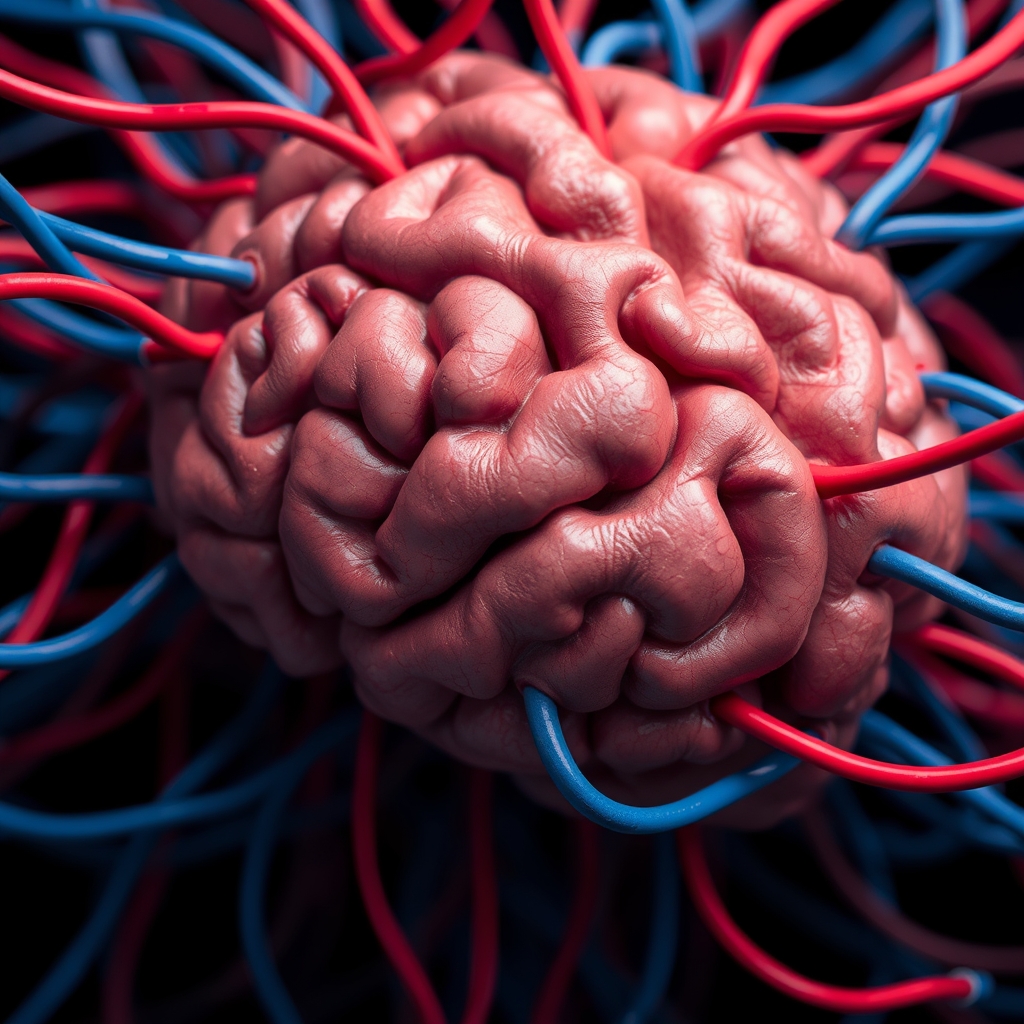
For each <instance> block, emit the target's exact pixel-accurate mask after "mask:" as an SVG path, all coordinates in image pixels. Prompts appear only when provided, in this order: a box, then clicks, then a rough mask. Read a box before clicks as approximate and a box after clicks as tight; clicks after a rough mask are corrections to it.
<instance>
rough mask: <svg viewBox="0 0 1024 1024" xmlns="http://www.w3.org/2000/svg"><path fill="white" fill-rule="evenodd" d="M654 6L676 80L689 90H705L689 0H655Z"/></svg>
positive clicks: (670, 71) (671, 71)
mask: <svg viewBox="0 0 1024 1024" xmlns="http://www.w3.org/2000/svg"><path fill="white" fill-rule="evenodd" d="M651 6H652V7H653V8H654V10H655V13H656V14H657V15H658V21H659V22H661V25H662V38H663V40H664V42H665V50H666V52H667V54H668V69H669V75H670V77H671V79H672V81H673V82H675V84H676V85H678V86H679V88H680V89H686V90H687V91H688V92H703V91H704V78H703V74H702V71H701V66H700V43H699V42H698V40H697V29H696V26H695V25H694V23H693V16H692V15H691V14H690V11H689V9H688V8H687V6H686V0H651Z"/></svg>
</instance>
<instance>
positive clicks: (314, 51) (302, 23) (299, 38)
mask: <svg viewBox="0 0 1024 1024" xmlns="http://www.w3.org/2000/svg"><path fill="white" fill-rule="evenodd" d="M245 2H246V3H247V4H248V5H249V6H250V7H251V8H252V9H253V10H254V11H256V12H257V13H258V14H259V15H260V16H261V17H263V18H264V19H266V20H267V21H268V22H270V24H272V25H273V26H274V28H276V29H277V30H278V31H279V32H280V33H281V34H282V35H283V36H285V38H287V39H289V40H290V41H291V42H292V43H293V44H294V45H295V46H297V47H298V48H299V49H300V50H301V51H302V52H303V53H304V54H305V55H306V56H307V57H308V58H309V59H310V60H311V61H312V62H313V64H314V65H315V66H316V67H317V68H318V69H319V70H320V73H321V74H322V75H323V76H324V78H325V79H326V80H327V84H328V85H329V86H330V87H331V91H332V92H333V93H334V96H335V99H336V100H337V101H338V102H339V103H341V104H342V105H343V106H344V108H345V110H346V111H347V112H348V114H349V116H350V117H351V118H352V122H353V124H354V125H355V126H356V128H357V129H358V131H359V133H360V134H361V135H362V136H363V137H364V138H365V139H368V140H369V141H370V142H372V143H373V144H374V145H375V146H376V147H377V149H378V150H379V151H380V154H381V158H382V160H383V162H384V164H386V165H387V166H388V167H389V169H390V172H391V173H390V176H391V177H397V176H398V175H399V174H401V173H402V172H403V171H404V170H405V165H404V164H403V163H402V158H401V157H400V156H399V155H398V148H397V147H396V146H395V143H394V140H393V139H392V138H391V136H390V135H389V134H388V130H387V128H385V127H384V122H383V121H382V120H381V117H380V113H379V112H378V111H377V108H376V107H375V106H374V105H373V103H371V102H370V97H369V96H367V95H366V92H365V91H364V89H363V87H362V86H361V85H360V84H359V81H358V80H357V79H356V76H355V75H354V74H353V73H352V69H351V68H350V67H349V66H348V65H347V64H346V63H345V61H344V60H342V58H341V55H340V54H339V53H338V51H337V50H335V49H334V47H333V46H331V44H330V43H329V42H327V40H326V39H324V37H323V36H322V35H320V33H319V32H317V30H316V29H315V28H313V26H312V25H310V24H309V22H308V21H306V19H305V18H304V17H303V16H302V15H301V14H300V13H299V12H298V11H297V10H296V9H295V8H294V7H292V6H291V4H288V3H285V2H284V0H245Z"/></svg>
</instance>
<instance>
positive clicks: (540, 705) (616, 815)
mask: <svg viewBox="0 0 1024 1024" xmlns="http://www.w3.org/2000/svg"><path fill="white" fill-rule="evenodd" d="M523 700H524V701H525V702H526V714H527V717H528V718H529V721H530V732H531V733H532V734H533V741H534V743H536V745H537V751H538V753H539V754H540V759H541V761H543V762H544V767H545V768H546V769H547V772H548V774H549V775H550V776H551V779H552V781H553V782H554V784H555V785H556V786H557V787H558V791H559V792H560V793H561V794H562V796H564V797H565V799H566V800H568V801H569V803H570V804H572V806H573V807H574V808H576V810H577V811H579V812H580V814H583V815H585V816H586V817H588V818H589V819H590V820H591V821H594V822H597V824H598V825H603V826H604V827H605V828H609V829H611V830H612V831H614V832H631V833H633V834H636V835H649V834H651V833H654V832H668V831H670V830H671V829H676V828H682V827H683V826H684V825H692V824H693V823H694V822H697V821H701V820H703V819H704V818H706V817H708V815H711V814H714V813H715V812H716V811H720V810H722V808H723V807H728V806H729V805H730V804H734V803H736V801H737V800H742V799H743V798H744V797H746V796H749V795H750V794H751V793H756V792H757V791H758V790H759V789H763V788H764V787H765V786H768V785H770V784H771V783H773V782H775V781H776V779H780V778H782V776H783V775H785V774H786V773H787V772H789V771H791V770H792V769H793V768H795V767H796V766H797V765H798V764H799V761H798V760H797V759H796V758H794V757H790V756H789V755H788V754H782V753H774V754H769V755H768V756H767V757H765V758H762V759H761V760H760V761H758V762H757V764H755V765H753V766H752V767H750V768H746V769H744V770H743V771H740V772H736V773H735V774H734V775H729V776H727V777H726V778H724V779H719V780H718V781H717V782H713V783H711V785H710V786H706V787H705V788H704V789H701V790H698V791H697V792H696V793H691V794H690V795H689V796H684V797H683V798H682V799H681V800H675V801H673V802H672V803H669V804H661V805H659V806H657V807H633V806H632V805H630V804H623V803H619V802H618V801H617V800H612V799H611V798H610V797H607V796H605V795H604V794H603V793H602V792H600V790H598V789H596V788H595V787H594V786H593V785H592V784H591V783H590V782H589V781H588V779H587V777H586V776H585V775H584V774H583V772H582V771H580V767H579V765H578V764H577V763H576V761H575V759H574V758H573V756H572V753H571V752H570V750H569V745H568V744H567V743H566V742H565V736H564V735H563V734H562V723H561V722H560V721H559V720H558V708H557V707H556V706H555V702H554V701H553V700H552V699H551V698H550V697H548V696H546V695H545V694H543V693H541V692H540V690H537V689H534V688H533V687H532V686H527V687H525V688H524V689H523Z"/></svg>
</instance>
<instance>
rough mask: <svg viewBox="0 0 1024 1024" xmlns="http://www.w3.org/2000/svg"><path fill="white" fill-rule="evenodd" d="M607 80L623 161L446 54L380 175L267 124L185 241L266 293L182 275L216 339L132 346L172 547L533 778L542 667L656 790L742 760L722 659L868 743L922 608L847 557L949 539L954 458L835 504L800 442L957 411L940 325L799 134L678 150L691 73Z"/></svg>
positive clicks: (747, 816)
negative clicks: (397, 163)
mask: <svg viewBox="0 0 1024 1024" xmlns="http://www.w3.org/2000/svg"><path fill="white" fill-rule="evenodd" d="M590 75H591V82H592V85H593V87H594V89H595V91H596V94H597V96H598V98H599V100H600V102H601V105H602V107H603V109H604V113H605V117H606V120H607V122H608V125H609V135H610V139H611V144H612V149H613V153H612V159H610V160H609V159H605V158H604V157H602V156H600V155H599V154H598V152H597V151H596V150H595V148H594V146H593V145H592V144H591V142H590V141H589V139H588V138H587V137H586V136H585V135H584V134H583V133H582V132H581V131H580V129H579V128H578V126H577V125H576V123H575V122H574V121H573V119H572V117H571V115H570V114H569V112H568V110H567V108H566V106H565V103H564V100H563V98H562V95H561V94H560V92H559V91H558V90H557V88H555V87H554V86H553V85H552V84H551V83H550V82H549V80H548V79H546V78H544V77H543V76H540V75H535V74H532V73H530V72H527V71H525V70H524V69H522V68H519V67H515V66H513V65H511V64H507V63H505V62H503V61H501V60H499V59H497V58H493V57H482V56H479V55H469V54H452V55H450V56H449V57H447V58H445V59H443V60H442V61H440V62H438V63H437V64H436V65H434V66H433V67H431V68H430V69H429V70H428V71H427V72H425V73H424V74H423V75H421V76H420V77H419V78H418V79H416V80H414V81H410V82H406V83H403V84H402V85H400V86H397V87H393V88H390V89H389V90H387V91H385V92H382V93H381V94H380V95H379V96H377V97H376V102H377V103H378V105H379V107H380V110H381V113H382V116H383V118H384V121H385V123H386V124H387V126H388V129H389V131H391V132H392V134H393V136H394V138H395V140H396V142H397V143H398V144H399V146H400V147H401V148H402V150H403V153H404V156H405V158H406V162H407V164H408V166H409V168H410V169H409V171H408V172H407V173H406V174H405V175H403V176H402V177H400V178H398V179H396V180H394V181H391V182H389V183H387V184H384V185H381V186H379V187H376V188H374V187H372V186H371V185H370V183H369V182H367V181H366V180H364V179H363V178H362V177H361V176H360V175H359V174H358V173H357V172H356V171H355V170H354V169H353V168H351V167H349V166H347V165H345V164H343V163H342V162H341V161H340V160H339V159H338V158H336V157H333V156H330V155H329V154H327V153H326V152H325V151H323V150H320V149H318V148H316V147H315V146H313V145H311V144H309V143H306V142H303V141H299V140H290V141H287V142H285V143H283V144H282V145H281V146H279V147H278V149H277V150H276V152H275V153H274V154H272V155H271V157H270V159H269V160H268V162H267V164H266V167H265V169H264V171H263V172H262V174H261V176H260V180H259V186H258V190H257V193H256V195H255V197H254V198H253V199H243V200H234V201H231V202H229V203H226V204H225V205H223V206H222V207H221V208H220V209H219V210H218V211H217V212H216V213H215V214H214V216H213V217H212V218H211V220H210V222H209V224H208V227H207V229H206V231H205V233H204V235H203V236H202V237H201V238H199V239H197V241H196V247H197V248H200V249H202V250H204V251H207V252H213V253H219V254H224V255H228V254H231V255H235V256H240V257H243V258H247V259H250V260H251V261H252V262H253V263H254V264H255V266H256V268H257V283H256V285H255V286H254V287H253V289H252V290H251V291H250V292H248V293H245V294H237V293H232V292H229V291H228V290H226V289H225V288H223V287H220V286H216V285H212V284H209V283H191V284H185V283H184V282H181V283H179V284H177V285H175V286H174V290H172V291H169V292H168V294H167V295H166V297H165V309H166V311H167V312H169V313H170V314H171V315H172V316H174V317H175V318H176V319H178V320H179V321H181V322H183V323H185V324H187V325H188V326H189V327H192V328H194V329H204V330H205V329H214V328H217V329H224V330H226V331H227V332H228V333H227V340H226V343H225V344H224V346H223V348H222V349H221V351H220V352H219V353H218V355H217V357H216V358H215V359H214V361H213V362H212V364H211V365H210V366H209V367H196V366H191V365H190V366H184V365H182V366H174V365H164V366H161V367H158V368H154V369H152V370H150V371H149V378H150V379H149V386H150V392H151V396H152V404H153V432H152V449H153V463H154V475H155V478H156V485H157V490H158V497H159V504H160V508H161V512H162V514H163V516H164V518H165V520H166V523H167V525H168V527H169V528H170V529H172V530H173V531H174V532H175V534H176V535H177V538H178V541H179V549H180V552H181V557H182V560H183V562H184V563H185V565H186V567H187V569H188V570H189V572H190V573H191V575H192V576H193V578H194V579H195V581H196V582H197V584H198V585H199V586H200V588H201V589H203V590H204V592H205V593H206V594H207V596H208V598H209V600H210V602H211V604H212V606H213V607H214V608H215V610H216V611H217V612H218V614H220V615H221V616H222V617H223V618H224V619H225V620H226V621H227V622H228V623H229V624H230V625H231V626H232V627H233V628H234V629H235V630H236V631H237V632H238V633H239V634H240V635H241V636H242V637H243V638H244V639H246V640H248V641H250V642H252V643H254V644H257V645H260V646H263V647H267V648H269V649H270V650H271V652H272V653H273V654H274V656H275V657H276V658H277V659H278V661H279V662H280V664H281V665H282V667H284V668H285V669H286V670H288V671H291V672H294V673H306V672H317V671H322V670H326V669H329V668H332V667H335V666H336V665H338V664H340V663H341V662H342V660H344V661H346V662H348V663H349V665H350V666H351V669H352V673H353V679H354V682H355V686H356V688H357V691H358V693H359V696H360V698H361V699H362V701H363V702H364V703H365V704H366V705H367V706H368V707H369V708H371V709H372V710H374V711H376V712H378V713H379V714H381V715H382V716H384V717H385V718H387V719H389V720H392V721H396V722H399V723H402V724H404V725H406V726H408V727H410V728H413V729H415V730H417V731H419V732H420V733H422V734H423V735H425V736H427V737H428V738H429V739H431V740H432V741H433V742H435V743H437V744H438V745H440V746H441V747H443V748H445V749H446V750H448V751H449V752H451V753H453V754H454V755H456V756H457V757H460V758H462V759H463V760H465V761H467V762H470V763H473V764H476V765H482V766H485V767H489V768H493V769H497V770H503V771H509V772H512V773H515V774H516V775H517V776H518V777H519V778H520V780H521V782H522V785H523V786H524V787H525V788H527V789H528V790H529V791H530V792H532V793H534V794H535V795H536V796H537V797H538V798H539V799H544V800H549V801H552V800H553V799H554V796H553V790H552V789H551V787H550V784H548V783H547V781H546V779H545V778H544V777H543V773H542V769H541V765H540V761H539V758H538V756H537V753H536V751H535V750H534V748H533V744H532V740H531V739H530V735H529V730H528V728H527V724H526V719H525V713H524V710H523V706H522V701H521V698H520V697H519V693H518V690H519V688H520V687H522V686H524V685H532V686H536V687H538V688H539V689H541V690H543V691H545V692H546V693H548V694H549V695H550V696H552V697H553V698H554V699H555V700H556V701H557V702H558V704H559V705H560V707H561V708H562V709H563V725H564V728H565V731H566V736H567V738H568V740H569V743H570V746H571V747H572V748H573V750H574V752H575V753H576V755H577V757H578V759H579V760H580V762H581V764H582V765H583V766H584V767H585V768H586V769H587V771H588V774H590V775H591V777H592V778H593V779H595V781H596V782H597V783H598V784H599V785H601V786H602V787H603V788H604V789H605V790H606V791H607V792H608V793H609V794H610V795H613V796H617V797H619V798H625V799H630V800H632V801H634V802H647V803H650V802H658V801H661V800H664V799H667V798H670V797H675V796H679V795H681V794H682V793H684V792H687V791H690V790H692V789H695V788H697V787H699V786H701V785H704V784H706V783H707V782H708V781H709V780H710V779H712V778H715V777H718V776H720V775H722V774H724V773H726V772H728V771H732V770H735V767H736V766H737V765H738V764H741V763H746V762H748V761H749V760H750V759H751V758H752V757H754V756H756V754H757V752H756V751H755V750H753V749H752V746H751V744H750V743H749V741H748V742H747V744H746V745H744V744H743V741H742V738H741V737H740V736H739V735H738V734H737V733H735V732H734V731H732V730H729V729H728V728H726V727H724V726H722V725H721V723H719V722H717V721H716V720H715V719H714V718H713V716H711V714H710V713H709V711H708V707H707V701H708V700H709V699H710V698H711V697H713V696H714V695H716V694H718V693H721V692H723V691H725V690H728V689H730V688H734V687H740V688H741V691H742V692H743V693H744V694H745V695H746V696H748V698H750V699H753V700H756V701H758V702H764V703H767V704H770V705H771V706H772V708H773V710H775V711H776V712H777V713H779V714H782V715H783V716H785V717H790V718H793V717H794V716H805V717H811V718H814V719H816V720H818V721H817V728H818V729H819V731H820V732H822V733H823V734H825V735H826V736H827V737H828V738H829V739H831V740H832V741H833V742H840V743H849V742H851V741H852V738H853V736H854V733H855V730H856V721H857V716H858V714H859V713H860V712H861V711H863V710H864V709H865V708H866V707H867V706H869V705H870V704H871V703H872V702H873V701H874V700H875V699H876V698H877V697H878V695H879V694H880V692H881V691H882V689H883V688H884V686H885V684H886V680H887V670H886V658H887V653H888V648H889V641H890V636H891V633H892V631H893V629H894V628H895V629H906V628H913V627H914V626H916V625H918V624H920V623H921V622H923V621H926V620H927V619H928V618H930V617H933V616H934V615H935V614H936V612H937V610H938V609H937V605H936V604H935V602H934V600H933V599H931V598H928V597H927V596H925V595H922V594H921V593H920V592H918V591H914V590H911V589H909V588H905V587H903V586H902V585H900V584H897V583H893V582H892V581H884V580H880V579H875V578H873V577H871V576H870V574H867V573H866V568H865V567H866V564H867V561H868V559H869V557H870V555H871V553H872V552H873V550H874V549H875V548H876V547H877V546H878V545H879V544H881V543H883V542H889V541H891V542H893V543H895V544H896V545H898V546H899V547H901V548H903V549H905V550H907V551H910V552H912V553H914V554H918V555H921V556H922V557H924V558H927V559H928V560H929V561H931V562H934V563H936V564H938V565H941V566H944V567H947V568H954V567H955V566H956V565H957V563H958V561H959V559H960V558H961V557H962V553H963V546H964V535H965V529H964V521H965V493H964V491H965V481H964V474H963V471H962V470H960V469H953V470H947V471H945V472H944V473H940V474H938V475H936V476H932V477H927V478H924V479H920V480H916V481H913V482H910V483H906V484H902V485H899V486H896V487H889V488H885V489H882V490H878V491H873V492H869V493H866V494H861V495H854V496H849V497H840V498H834V499H830V500H828V501H825V502H822V501H820V500H819V499H818V497H817V495H816V493H815V490H814V486H813V482H812V479H811V474H810V468H809V463H811V462H815V461H818V462H828V463H833V464H840V465H841V464H856V463H863V462H872V461H877V460H879V459H883V458H892V457H894V456H896V455H900V454H903V453H905V452H908V451H912V450H914V449H915V448H919V447H926V446H930V445H933V444H935V443H938V442H939V441H941V440H944V439H946V438H948V437H950V436H952V435H953V434H954V433H955V428H954V426H953V425H952V423H951V422H950V421H949V419H948V418H947V417H946V416H945V415H944V413H943V411H942V409H940V408H938V407H936V406H934V405H931V404H928V403H926V401H925V397H924V394H923V391H922V389H921V385H920V383H919V380H918V372H919V371H921V370H923V369H938V368H940V367H941V354H940V350H939V348H938V346H937V345H936V343H935V341H934V339H933V338H932V336H931V335H930V333H929V331H928V329H927V327H926V326H925V325H924V324H923V322H922V321H921V319H920V318H919V316H918V315H917V313H916V312H915V311H914V310H913V308H912V307H911V306H910V304H909V303H908V302H907V300H906V299H905V297H904V296H903V294H902V293H901V291H900V289H899V288H898V286H897V285H896V283H895V282H894V280H893V278H892V276H891V275H890V274H889V273H888V271H887V270H886V268H885V267H884V265H883V264H882V263H881V262H880V261H879V260H878V259H877V258H876V257H874V256H873V255H867V254H855V253H851V252H849V251H847V250H845V249H844V248H842V247H841V246H839V245H838V244H836V243H834V242H833V241H831V236H832V235H833V234H834V232H835V230H836V228H837V227H838V225H839V224H840V223H841V221H842V219H843V216H844V213H845V207H844V204H843V201H842V200H841V198H840V197H839V195H838V193H836V192H834V191H833V190H832V189H831V188H830V187H829V186H827V185H823V184H821V183H820V182H818V181H817V180H816V179H812V178H811V177H810V176H808V175H806V174H805V173H803V172H802V171H801V169H800V165H799V162H798V161H797V160H796V159H795V158H792V157H790V156H788V155H787V154H784V153H780V152H773V151H771V150H769V148H768V147H767V145H765V144H764V143H763V142H762V141H761V140H760V139H756V138H752V139H747V140H745V141H743V142H741V143H737V144H734V145H732V146H731V147H729V148H728V149H727V150H725V151H724V152H723V154H722V155H721V156H720V157H719V158H718V159H717V160H716V161H715V162H713V163H712V164H710V165H709V166H708V167H707V168H706V169H705V170H703V171H701V172H698V173H694V172H689V171H683V170H680V169H678V168H676V167H674V166H672V165H671V164H670V162H669V159H668V158H669V157H670V156H671V155H672V154H673V153H675V152H676V151H678V149H679V147H680V146H681V145H682V144H683V143H684V142H685V141H686V139H687V138H688V137H690V135H691V134H692V133H693V131H694V130H695V129H696V128H698V127H699V126H700V125H701V124H702V123H703V121H704V120H706V118H707V117H708V116H709V114H710V113H711V111H712V110H713V101H710V100H708V99H706V98H704V97H696V96H692V95H687V94H684V93H682V92H680V91H678V90H676V89H675V88H674V87H672V86H671V85H669V84H667V83H666V82H664V81H663V80H660V79H657V78H654V77H652V76H649V75H647V74H646V73H644V72H641V71H637V70H631V69H624V68H614V69H604V70H601V71H594V72H591V73H590ZM815 781H816V777H815V774H814V771H813V770H812V769H808V768H803V769H800V770H799V771H797V772H795V773H793V774H792V775H791V776H790V777H789V778H788V779H787V780H786V781H785V782H784V783H783V784H782V785H780V786H777V787H774V790H773V791H772V792H773V794H774V795H773V796H772V797H771V798H770V799H765V798H764V797H761V798H759V800H758V804H757V806H755V807H749V806H744V805H738V806H737V808H735V809H733V810H732V811H731V812H730V813H731V814H732V815H733V818H734V820H736V821H741V822H743V823H747V824H757V823H759V822H761V821H767V820H770V819H771V818H772V817H773V816H775V815H776V814H778V813H780V811H782V810H785V809H787V808H789V807H790V806H792V803H793V801H795V800H798V799H800V798H801V796H802V795H803V794H804V793H806V792H807V791H808V789H809V788H811V787H813V785H814V784H815Z"/></svg>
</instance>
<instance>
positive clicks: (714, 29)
mask: <svg viewBox="0 0 1024 1024" xmlns="http://www.w3.org/2000/svg"><path fill="white" fill-rule="evenodd" d="M752 8H753V5H752V4H751V2H750V0H698V2H697V3H695V4H694V5H693V7H692V8H691V9H690V13H691V15H692V17H693V27H694V29H695V30H696V32H697V38H698V39H699V40H701V41H703V40H705V39H711V38H712V37H713V36H716V35H718V33H719V32H721V31H723V30H724V29H726V28H728V26H729V24H730V22H732V21H734V20H735V19H736V18H738V17H739V16H740V15H741V14H743V13H745V12H747V11H752Z"/></svg>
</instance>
